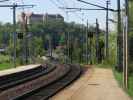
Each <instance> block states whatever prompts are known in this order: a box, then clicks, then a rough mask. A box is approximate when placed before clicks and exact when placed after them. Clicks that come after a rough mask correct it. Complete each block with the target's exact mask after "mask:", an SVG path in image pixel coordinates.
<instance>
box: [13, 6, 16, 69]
mask: <svg viewBox="0 0 133 100" xmlns="http://www.w3.org/2000/svg"><path fill="white" fill-rule="evenodd" d="M13 31H14V33H13V44H14V54H13V56H14V58H13V62H14V67H16V5H15V4H13Z"/></svg>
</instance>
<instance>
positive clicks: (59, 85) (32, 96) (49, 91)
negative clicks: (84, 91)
mask: <svg viewBox="0 0 133 100" xmlns="http://www.w3.org/2000/svg"><path fill="white" fill-rule="evenodd" d="M69 66H70V71H69V72H68V73H67V74H66V75H64V76H63V77H61V78H59V79H58V80H56V81H55V82H53V83H51V84H48V85H46V86H44V87H42V88H40V89H37V90H36V91H33V92H30V93H28V94H26V95H23V96H21V97H19V98H17V99H15V100H47V99H49V98H50V97H51V96H53V95H54V94H56V93H57V92H58V91H60V90H61V89H63V88H64V87H65V86H67V85H69V84H70V83H72V82H73V81H74V80H75V79H76V78H77V77H79V75H80V73H81V68H80V66H78V65H69Z"/></svg>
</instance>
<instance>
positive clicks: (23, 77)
mask: <svg viewBox="0 0 133 100" xmlns="http://www.w3.org/2000/svg"><path fill="white" fill-rule="evenodd" d="M42 66H43V65H41V66H39V67H37V68H35V69H32V70H27V71H22V72H20V73H14V74H11V75H6V76H3V77H0V91H4V90H6V89H8V88H12V87H14V86H16V85H19V84H23V83H25V82H27V81H30V80H33V79H35V78H38V77H40V76H42V75H45V74H47V73H49V72H51V71H53V70H54V69H55V66H49V67H48V68H47V67H45V68H43V67H42Z"/></svg>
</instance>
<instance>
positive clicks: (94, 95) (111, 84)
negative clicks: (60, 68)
mask: <svg viewBox="0 0 133 100" xmlns="http://www.w3.org/2000/svg"><path fill="white" fill-rule="evenodd" d="M50 100H131V99H130V97H129V96H128V95H127V94H126V93H125V92H124V91H123V90H122V89H121V88H120V87H119V85H118V83H117V81H116V80H115V78H114V76H113V72H112V70H111V69H104V68H94V69H93V70H92V71H91V72H90V70H89V69H87V71H86V72H85V73H84V74H83V75H82V76H81V77H80V78H79V79H78V80H77V81H76V82H74V83H73V84H72V85H70V86H69V87H67V88H65V89H64V90H62V91H61V92H59V93H57V95H55V96H53V97H52V98H50Z"/></svg>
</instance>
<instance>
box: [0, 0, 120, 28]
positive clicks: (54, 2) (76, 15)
mask: <svg viewBox="0 0 133 100" xmlns="http://www.w3.org/2000/svg"><path fill="white" fill-rule="evenodd" d="M85 1H87V2H91V3H94V4H98V5H101V6H104V7H106V0H85ZM13 2H17V3H18V4H23V3H24V4H35V5H36V7H34V8H32V9H31V8H30V9H29V8H28V9H25V11H26V12H34V13H39V14H41V13H46V12H47V13H50V14H56V13H58V14H61V15H62V16H63V17H64V18H65V21H75V22H76V23H82V18H83V19H84V22H83V23H84V24H85V22H86V20H87V19H88V21H89V24H93V25H95V24H94V23H95V20H96V18H98V20H99V23H100V28H102V29H105V17H106V12H105V11H82V12H80V11H76V12H70V13H69V14H68V15H69V17H67V15H66V12H65V11H64V10H61V9H59V8H58V7H79V8H97V7H93V6H90V5H86V4H84V3H81V2H78V1H77V0H11V1H9V2H5V3H0V4H1V5H2V4H13ZM121 5H123V0H121ZM110 8H113V9H117V0H111V4H110ZM21 11H22V9H18V10H17V14H18V13H20V12H21ZM0 13H1V14H0V21H1V22H3V23H5V22H12V10H11V9H10V8H0ZM113 15H114V14H113V13H111V12H110V14H109V16H110V18H113ZM112 28H113V25H111V23H110V29H112Z"/></svg>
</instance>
